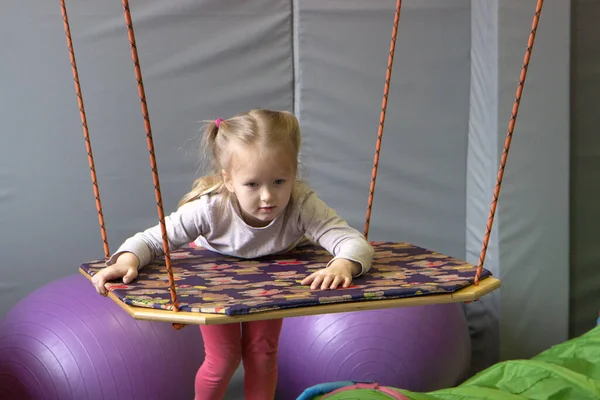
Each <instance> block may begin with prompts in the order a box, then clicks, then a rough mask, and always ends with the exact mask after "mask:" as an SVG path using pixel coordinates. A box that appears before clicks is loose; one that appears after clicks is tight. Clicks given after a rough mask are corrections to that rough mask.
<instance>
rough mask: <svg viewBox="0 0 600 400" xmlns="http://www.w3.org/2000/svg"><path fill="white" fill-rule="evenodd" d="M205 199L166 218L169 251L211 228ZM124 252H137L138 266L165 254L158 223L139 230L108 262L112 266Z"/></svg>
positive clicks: (187, 204)
mask: <svg viewBox="0 0 600 400" xmlns="http://www.w3.org/2000/svg"><path fill="white" fill-rule="evenodd" d="M206 206H207V204H206V201H205V200H204V199H203V198H200V199H199V200H195V201H192V202H189V203H186V204H184V205H183V206H181V207H180V208H179V209H178V210H177V211H175V212H173V213H172V214H170V215H169V216H166V217H165V226H166V228H167V237H168V240H169V250H175V249H178V248H179V247H181V246H183V245H185V244H188V243H190V242H192V241H194V240H196V239H197V238H198V236H200V235H201V234H203V233H205V232H206V231H207V230H208V226H209V221H208V219H209V217H208V215H207V213H206ZM124 252H131V253H133V254H135V255H136V256H137V257H138V259H139V260H140V265H139V267H138V269H141V268H143V267H145V266H146V265H148V264H150V263H151V262H153V261H154V260H155V259H156V257H158V256H161V255H163V254H164V246H163V240H162V230H161V227H160V224H157V225H155V226H153V227H151V228H148V229H146V230H145V231H142V232H138V233H136V234H135V235H133V236H132V237H130V238H128V239H127V240H125V242H123V244H122V245H121V246H120V247H119V249H118V250H117V251H116V252H115V253H114V254H113V255H112V256H111V257H110V258H109V259H108V261H107V262H106V265H107V266H108V265H112V264H114V263H115V262H116V259H117V257H118V256H119V255H120V254H121V253H124Z"/></svg>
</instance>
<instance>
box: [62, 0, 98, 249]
mask: <svg viewBox="0 0 600 400" xmlns="http://www.w3.org/2000/svg"><path fill="white" fill-rule="evenodd" d="M60 6H61V9H62V16H63V22H64V27H65V35H66V37H67V46H68V47H69V57H70V58H71V69H72V70H73V81H74V82H75V93H77V102H78V103H79V114H80V115H81V126H82V127H83V137H84V138H85V147H86V150H87V155H88V163H89V165H90V173H91V176H92V186H93V189H94V197H95V198H96V209H97V210H98V222H99V223H100V234H101V235H102V243H103V245H104V256H105V257H106V258H109V257H110V251H109V248H108V239H107V236H106V227H105V226H104V213H103V212H102V202H101V201H100V189H99V188H98V181H97V178H96V166H95V164H94V154H93V153H92V142H91V141H90V134H89V131H88V126H87V118H86V115H85V107H84V106H83V96H82V94H81V85H80V84H79V73H78V72H77V62H76V61H75V51H74V50H73V41H72V39H71V28H70V27H69V17H68V16H67V6H66V4H65V0H60Z"/></svg>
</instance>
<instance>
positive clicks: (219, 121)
mask: <svg viewBox="0 0 600 400" xmlns="http://www.w3.org/2000/svg"><path fill="white" fill-rule="evenodd" d="M221 121H223V118H218V119H217V120H216V121H215V125H217V128H218V127H219V125H221Z"/></svg>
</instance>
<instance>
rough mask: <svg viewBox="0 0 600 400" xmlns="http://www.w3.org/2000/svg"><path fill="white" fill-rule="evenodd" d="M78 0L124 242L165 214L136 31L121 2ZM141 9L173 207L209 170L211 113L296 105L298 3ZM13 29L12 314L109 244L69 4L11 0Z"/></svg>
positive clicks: (8, 168)
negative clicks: (159, 201)
mask: <svg viewBox="0 0 600 400" xmlns="http://www.w3.org/2000/svg"><path fill="white" fill-rule="evenodd" d="M67 4H68V11H69V17H70V22H71V29H72V36H73V40H74V47H75V52H76V56H77V60H78V64H79V70H80V80H81V85H82V89H83V97H84V101H85V106H86V109H87V116H88V125H89V129H90V134H91V137H92V146H93V150H94V155H95V159H96V168H97V172H98V181H99V187H100V194H101V199H102V202H103V206H104V215H105V219H106V224H107V228H108V238H109V242H110V246H111V251H114V250H116V248H117V246H118V245H119V244H120V242H121V241H122V240H124V239H125V238H126V237H128V236H129V235H131V234H133V233H135V232H136V231H137V230H139V229H143V228H144V227H146V226H150V225H152V224H155V223H157V210H156V205H155V204H156V203H155V199H154V190H153V184H152V176H151V172H150V163H149V158H148V151H147V145H146V137H145V131H144V126H143V120H142V116H141V109H140V104H139V99H138V96H137V88H136V79H135V75H134V71H133V65H132V61H131V53H130V50H129V42H128V40H127V31H126V28H125V21H124V18H123V14H122V9H121V3H120V2H119V1H117V2H106V1H87V2H75V1H70V2H69V1H68V2H67ZM265 9H268V10H269V12H268V13H265V12H264V10H265ZM132 14H133V19H134V27H135V30H136V36H137V41H138V49H139V55H140V59H141V67H142V72H143V74H144V83H145V87H146V94H147V97H148V106H149V111H150V119H151V122H152V127H153V131H154V132H153V133H154V139H155V146H156V151H157V161H158V169H159V173H160V177H161V185H162V190H163V198H164V203H165V212H167V213H168V212H171V211H173V210H174V209H175V207H176V205H177V201H178V200H179V198H181V196H182V195H183V194H184V193H185V192H186V191H187V190H188V189H189V188H190V186H191V183H192V181H193V179H194V176H195V174H196V173H197V172H198V171H197V170H198V164H197V157H196V139H197V136H198V128H199V127H200V125H201V124H200V123H201V121H202V120H204V119H209V118H210V119H214V118H217V117H220V116H227V115H229V114H232V113H236V112H239V111H242V110H246V109H248V108H252V107H271V108H279V109H287V110H292V109H293V70H292V43H291V3H290V2H289V1H278V0H259V1H252V2H240V3H239V4H238V5H237V6H236V7H235V8H232V7H229V6H228V5H227V4H225V3H224V2H220V1H216V0H213V1H202V2H199V1H196V0H185V1H183V0H182V1H177V2H169V3H168V4H167V3H164V2H162V1H144V2H132ZM0 30H2V32H3V33H4V35H3V37H4V38H7V37H9V34H10V35H12V37H11V38H10V39H9V40H6V39H5V40H3V41H2V42H0V53H2V54H5V55H7V54H10V60H11V62H2V63H0V79H2V85H1V87H2V97H0V98H1V99H2V107H0V121H2V128H1V129H2V135H3V139H2V141H3V145H2V146H0V163H1V164H0V165H1V170H0V171H1V173H0V176H1V177H2V185H1V186H0V187H1V189H0V190H1V192H0V193H1V194H2V195H1V197H0V201H1V203H0V210H1V211H0V215H1V217H0V220H1V224H2V227H3V228H4V229H3V235H2V241H0V250H1V252H2V254H3V255H4V258H3V267H2V269H3V276H2V280H1V282H2V283H1V284H2V289H3V290H2V291H1V292H0V296H2V297H1V299H2V300H1V302H0V304H1V306H0V307H2V309H1V310H0V311H1V312H0V314H2V315H4V314H5V313H6V311H7V310H8V309H9V308H10V307H11V306H12V305H13V304H14V303H15V302H16V301H17V300H18V299H19V298H21V297H23V296H24V295H26V294H27V293H29V292H30V291H32V290H34V289H35V288H36V287H38V286H39V285H41V284H44V283H46V282H49V281H51V280H53V279H55V278H57V277H59V276H62V275H66V274H72V273H75V272H76V271H77V267H78V265H79V264H80V263H81V262H83V261H85V260H89V259H91V258H101V257H102V256H103V251H102V242H101V239H100V230H99V227H98V220H97V217H96V210H95V203H94V198H93V193H92V184H91V181H90V174H89V167H88V165H87V157H86V152H85V147H84V140H83V133H82V129H81V126H80V125H81V122H80V117H79V111H78V107H77V103H76V97H75V89H74V85H73V80H72V79H73V78H72V75H71V69H70V65H69V57H68V52H67V45H66V40H65V35H64V31H63V25H62V17H61V14H60V6H59V3H58V2H50V3H43V4H38V3H36V2H34V1H31V0H28V1H24V2H19V4H16V3H14V4H13V3H7V4H5V5H4V6H3V10H2V13H1V16H0ZM21 30H22V32H25V34H23V35H21V36H16V35H13V33H15V32H19V31H21ZM7 94H10V95H7ZM7 140H8V143H7V142H6V141H7ZM7 227H8V228H9V229H7ZM32 245H34V246H32Z"/></svg>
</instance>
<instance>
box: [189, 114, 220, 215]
mask: <svg viewBox="0 0 600 400" xmlns="http://www.w3.org/2000/svg"><path fill="white" fill-rule="evenodd" d="M219 124H220V121H219V120H217V121H212V122H208V123H207V124H206V125H205V127H204V131H203V132H202V137H201V144H200V153H201V158H202V159H203V160H204V161H205V162H206V164H207V165H206V167H207V168H208V170H209V171H211V172H212V174H211V173H209V174H208V175H205V176H202V177H200V178H198V179H196V180H195V181H194V183H193V184H192V190H190V191H189V192H188V193H187V194H186V195H185V196H183V198H182V199H181V200H180V201H179V207H181V206H183V205H184V204H186V203H189V202H190V201H193V200H196V199H198V198H200V197H201V196H203V195H205V194H209V193H212V192H216V191H218V190H220V189H222V186H223V182H222V179H221V176H220V174H218V173H217V171H218V168H217V135H218V134H219V126H218V125H219Z"/></svg>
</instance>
